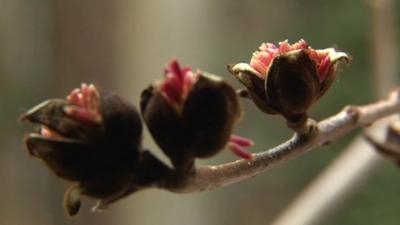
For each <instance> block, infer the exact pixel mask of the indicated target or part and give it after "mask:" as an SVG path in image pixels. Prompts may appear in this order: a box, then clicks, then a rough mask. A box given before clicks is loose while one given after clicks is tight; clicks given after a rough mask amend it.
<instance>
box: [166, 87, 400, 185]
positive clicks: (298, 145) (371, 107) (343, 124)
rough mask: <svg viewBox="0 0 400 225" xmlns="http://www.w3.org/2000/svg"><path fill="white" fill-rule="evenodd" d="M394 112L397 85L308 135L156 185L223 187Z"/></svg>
mask: <svg viewBox="0 0 400 225" xmlns="http://www.w3.org/2000/svg"><path fill="white" fill-rule="evenodd" d="M396 113H400V88H398V89H396V90H394V91H392V92H391V94H390V95H389V97H388V98H387V99H384V100H381V101H378V102H375V103H372V104H368V105H364V106H347V107H345V108H344V109H343V110H341V111H340V112H339V113H338V114H336V115H334V116H332V117H330V118H327V119H325V120H322V121H320V122H319V123H318V124H316V126H315V130H314V131H313V132H311V133H310V134H311V135H298V134H294V136H293V137H292V138H291V139H289V140H288V141H286V142H284V143H282V144H280V145H278V146H276V147H274V148H271V149H269V150H266V151H264V152H260V153H256V154H254V159H253V160H251V161H247V160H237V161H234V162H230V163H226V164H221V165H212V166H198V167H196V168H195V169H194V171H193V173H192V174H191V175H190V176H189V177H188V178H187V179H185V181H184V182H178V183H177V182H173V181H174V180H176V179H175V178H173V177H170V178H169V180H166V181H163V182H160V183H159V185H158V186H159V187H160V188H164V189H167V190H169V191H172V192H177V193H191V192H200V191H205V190H212V189H215V188H219V187H224V186H227V185H230V184H233V183H237V182H239V181H243V180H246V179H248V178H251V177H254V176H256V175H258V174H260V173H262V172H265V171H267V170H269V169H271V168H273V167H275V166H278V165H280V164H283V163H285V162H286V161H288V160H291V159H295V158H297V157H298V156H300V155H303V154H305V153H307V152H309V151H311V150H315V149H317V148H318V147H321V146H323V145H325V144H327V143H330V142H333V141H334V140H336V139H337V138H339V137H341V136H344V135H345V134H347V133H349V132H350V131H352V130H354V129H356V128H359V127H363V126H368V125H370V124H372V123H374V122H375V121H377V120H379V119H381V118H384V117H387V116H390V115H393V114H396ZM171 181H172V182H171Z"/></svg>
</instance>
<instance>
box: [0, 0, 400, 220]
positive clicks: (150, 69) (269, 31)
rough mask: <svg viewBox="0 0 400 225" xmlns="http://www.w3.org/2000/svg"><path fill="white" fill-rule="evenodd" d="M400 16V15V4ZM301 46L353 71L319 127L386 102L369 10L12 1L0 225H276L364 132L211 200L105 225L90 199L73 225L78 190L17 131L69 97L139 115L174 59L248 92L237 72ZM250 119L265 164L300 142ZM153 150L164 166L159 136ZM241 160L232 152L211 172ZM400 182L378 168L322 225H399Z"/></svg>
mask: <svg viewBox="0 0 400 225" xmlns="http://www.w3.org/2000/svg"><path fill="white" fill-rule="evenodd" d="M396 3H397V2H396ZM394 7H395V8H394V9H393V11H394V12H399V10H400V6H399V4H397V5H395V6H394ZM395 16H396V17H395V20H396V21H397V24H399V22H400V21H399V19H400V18H399V17H398V15H395ZM383 29H384V28H383ZM388 29H391V30H393V29H394V31H396V30H397V29H398V27H390V28H388ZM300 38H304V39H305V40H306V41H307V42H308V43H309V44H311V45H312V46H313V47H314V48H317V49H318V48H326V47H330V46H335V47H337V48H338V49H339V50H343V51H346V52H348V53H350V54H351V55H352V57H353V62H352V65H351V66H349V67H343V69H342V70H343V71H342V72H341V73H340V77H339V79H338V81H337V82H336V83H335V85H334V86H333V88H332V90H331V91H330V92H329V94H328V95H327V96H326V97H325V98H324V99H323V100H322V101H321V102H320V103H319V104H318V105H316V106H315V107H314V109H313V110H312V112H311V115H312V116H313V117H314V118H315V119H317V120H319V119H322V118H325V117H327V116H330V115H332V114H334V113H335V112H337V111H339V110H340V109H341V108H342V107H344V106H345V105H346V104H348V103H352V104H365V103H367V102H369V101H372V100H374V98H376V97H375V96H376V95H375V92H374V87H373V84H374V79H373V76H372V75H373V71H374V69H373V60H374V58H373V57H372V56H373V47H372V46H371V45H372V40H371V39H372V34H371V11H370V9H369V7H368V5H367V3H366V1H361V0H356V1H346V0H336V1H324V2H323V3H322V2H321V1H317V0H304V1H294V0H279V1H278V0H269V1H266V0H246V1H244V0H219V1H213V0H203V1H194V0H189V1H180V0H165V1H155V0H148V1H138V0H137V1H133V0H131V1H129V0H114V1H108V0H86V1H81V0H68V1H50V0H42V1H31V0H0V124H1V125H0V137H1V138H0V178H1V181H0V224H1V225H11V224H12V225H25V224H38V225H39V224H40V225H48V224H57V225H62V224H85V225H90V224H96V225H97V224H102V225H107V224H121V225H125V224H126V225H128V224H141V225H150V224H165V225H168V224H171V225H172V224H190V225H200V224H207V225H220V224H232V225H235V224H268V223H269V222H271V221H272V220H273V219H274V218H275V217H276V216H277V215H278V214H279V212H280V211H281V210H283V209H284V208H285V207H286V206H287V205H288V204H289V203H290V200H291V199H293V197H295V196H296V195H297V194H298V193H299V191H301V190H302V189H303V188H304V187H305V186H306V185H307V184H308V183H309V182H310V181H311V180H312V179H313V178H314V177H315V176H316V175H317V174H318V173H319V172H320V171H321V170H322V169H323V168H324V167H325V166H326V165H328V164H329V163H330V162H332V161H333V160H334V159H335V156H337V155H338V154H339V153H340V152H341V150H342V149H343V148H344V147H345V146H346V144H348V143H349V141H350V140H351V138H352V137H354V136H355V135H356V134H357V132H354V133H352V134H350V135H347V136H346V137H344V138H342V139H340V140H339V141H337V142H335V143H334V144H332V145H330V146H328V147H325V148H324V149H322V150H319V151H314V152H311V153H309V154H307V155H304V156H302V157H300V158H298V159H296V160H293V161H290V162H288V163H286V164H284V165H283V166H279V167H277V168H274V169H273V170H271V171H268V172H267V173H264V174H261V175H259V176H257V177H255V178H253V179H249V180H247V181H245V182H241V183H238V184H235V185H231V186H228V187H225V188H221V189H218V190H214V191H212V192H204V193H198V194H173V193H169V192H166V191H163V190H156V189H152V190H146V191H142V192H139V193H136V194H134V195H131V196H129V197H128V198H126V199H124V200H122V201H120V202H117V203H116V204H114V205H112V206H111V208H110V209H109V210H108V211H106V212H104V213H95V214H93V213H91V212H90V207H92V205H93V204H94V202H93V201H91V200H88V199H85V201H84V206H83V209H82V211H81V213H80V214H79V215H78V217H77V218H76V219H73V220H69V219H67V218H66V217H65V215H64V212H63V208H62V204H61V202H62V196H63V192H64V190H65V189H66V187H67V186H68V184H67V182H65V181H62V180H61V179H58V178H57V177H55V176H54V175H52V174H51V173H50V172H49V171H48V170H47V168H45V166H43V164H42V163H41V162H40V161H39V160H34V159H31V158H29V156H28V154H27V151H26V149H25V148H24V146H23V137H24V134H25V133H27V132H29V131H30V130H31V129H32V128H31V126H29V125H27V124H18V123H17V117H18V115H19V114H20V113H21V112H23V111H24V110H26V109H28V108H30V107H32V106H34V105H36V104H37V103H39V102H41V101H43V100H45V99H47V98H50V97H60V98H63V97H65V96H66V94H67V93H68V92H69V91H70V90H72V89H73V88H75V87H78V85H80V83H81V82H89V83H94V84H96V85H97V86H98V87H100V88H101V89H105V90H110V91H114V92H116V93H119V94H120V95H121V96H123V97H125V98H127V99H129V100H130V101H131V102H134V103H137V102H138V101H139V95H140V92H141V91H142V89H143V88H145V87H147V85H148V84H149V83H150V82H152V81H154V80H156V79H161V78H162V69H163V67H164V66H165V64H166V63H167V62H168V61H169V60H170V59H171V58H173V57H176V58H178V59H180V61H181V62H182V63H183V64H185V65H191V66H192V67H193V68H201V69H202V70H204V71H208V72H212V73H215V74H219V75H221V76H223V77H224V78H226V79H227V80H228V81H229V82H230V83H231V84H233V85H234V86H236V87H239V84H238V82H237V81H235V80H234V79H233V77H231V76H230V75H229V74H228V72H227V71H226V69H225V65H226V64H228V63H236V62H242V61H243V62H247V61H249V60H250V57H251V54H252V52H253V51H255V50H256V49H257V47H258V46H259V45H260V44H261V43H262V42H266V41H268V42H274V43H277V42H279V41H281V40H284V39H289V41H291V42H294V41H297V40H298V39H300ZM397 41H398V40H397ZM399 50H400V49H398V47H396V49H393V51H396V52H398V51H399ZM242 105H243V108H244V110H245V118H244V120H242V122H241V123H240V124H239V125H238V126H237V130H236V133H238V134H241V135H244V136H246V137H251V138H252V139H254V140H255V141H256V146H255V147H253V148H252V149H251V150H252V151H253V152H257V151H261V150H266V149H268V148H270V147H273V146H275V145H277V144H279V143H281V142H282V141H284V140H286V139H287V138H289V137H290V136H291V132H290V131H289V130H288V129H287V128H286V125H285V123H284V121H283V120H282V118H280V117H278V116H266V115H264V114H262V113H261V112H260V111H258V110H257V109H256V108H255V107H254V106H253V104H252V103H251V102H248V101H246V100H243V101H242ZM145 146H149V148H151V149H152V150H154V151H155V152H158V154H160V152H159V150H158V148H157V147H156V145H155V144H154V143H153V141H152V140H151V138H150V137H149V135H147V134H146V136H145ZM160 155H161V154H160ZM234 159H235V158H234V157H233V156H232V155H231V154H230V153H229V152H228V151H226V152H223V153H221V154H219V155H218V156H217V157H215V158H213V159H211V160H204V161H200V162H199V163H201V164H214V163H223V162H228V161H231V160H234ZM399 175H400V174H399V170H398V168H396V167H395V166H394V165H392V164H390V163H384V164H381V165H379V166H378V167H377V168H376V169H375V170H374V171H373V172H372V173H371V174H369V177H368V179H367V180H366V181H364V182H363V183H361V184H360V185H359V186H358V188H357V190H356V191H355V192H354V193H352V195H351V196H350V197H349V198H347V199H345V200H344V201H343V202H341V203H340V207H338V208H337V209H335V210H332V211H331V212H330V213H329V214H328V215H327V216H325V218H324V222H323V223H322V224H328V225H329V224H332V225H333V224H363V225H369V224H371V225H376V224H393V225H394V224H400V216H399V213H398V212H399V210H398V209H399V208H398V207H399V204H400V176H399ZM327 191H329V190H327Z"/></svg>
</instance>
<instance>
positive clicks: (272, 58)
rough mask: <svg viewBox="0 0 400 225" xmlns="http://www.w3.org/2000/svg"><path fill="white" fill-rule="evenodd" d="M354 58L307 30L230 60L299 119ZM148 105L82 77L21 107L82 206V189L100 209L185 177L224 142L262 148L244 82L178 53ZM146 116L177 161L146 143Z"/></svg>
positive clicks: (38, 151) (72, 200)
mask: <svg viewBox="0 0 400 225" xmlns="http://www.w3.org/2000/svg"><path fill="white" fill-rule="evenodd" d="M349 60H350V58H349V56H348V55H347V54H345V53H343V52H336V51H335V50H334V49H332V48H328V49H324V50H314V49H313V48H311V47H310V46H308V44H307V43H306V42H305V41H304V40H300V41H299V42H297V43H295V44H289V43H288V42H287V41H283V42H280V43H279V45H278V46H275V45H274V44H271V43H264V44H262V45H261V46H260V47H259V50H258V51H256V52H255V53H254V54H253V57H252V58H251V60H250V63H239V64H236V65H234V66H231V67H229V70H230V72H231V73H232V74H233V75H235V76H236V78H237V79H238V80H239V81H240V82H241V83H242V84H244V86H245V87H246V88H247V92H248V95H249V97H250V98H251V99H252V100H253V101H254V103H255V104H256V105H257V106H258V107H259V108H260V109H261V110H262V111H264V112H266V113H269V114H281V115H283V116H284V117H285V118H286V119H287V120H288V121H289V122H290V123H292V124H299V123H303V122H304V120H305V119H306V118H307V110H308V108H309V107H310V106H311V105H312V104H313V103H315V102H316V101H317V100H318V99H319V98H320V97H321V96H322V95H323V94H324V93H325V92H326V91H327V90H328V89H329V87H330V86H331V85H332V83H333V81H334V80H335V77H336V70H337V64H338V62H341V61H343V62H349ZM140 110H141V115H140V114H139V113H138V111H137V110H136V108H135V107H134V106H133V105H131V104H129V103H128V102H127V101H125V100H123V99H122V98H121V97H119V96H117V95H115V94H110V93H106V92H99V91H98V90H97V88H96V87H95V86H94V85H87V84H82V85H81V87H80V88H77V89H75V90H73V91H72V92H71V93H70V94H69V95H68V96H67V98H66V99H50V100H47V101H45V102H43V103H41V104H39V105H37V106H36V107H34V108H32V109H31V110H29V111H28V112H26V113H24V114H23V115H22V116H21V120H23V121H29V122H31V123H33V124H35V125H37V126H38V131H37V132H32V133H30V134H28V135H27V136H26V139H25V143H26V146H27V148H28V151H29V154H30V155H31V156H34V157H36V158H39V159H41V160H42V161H43V162H44V163H45V164H46V165H47V166H48V167H49V168H50V170H52V171H53V172H54V173H55V174H56V175H57V176H59V177H61V178H64V179H66V180H69V181H73V182H74V184H73V185H72V186H71V187H70V188H69V189H68V190H67V191H66V193H65V198H64V207H65V209H66V211H67V213H68V214H69V215H71V216H72V215H75V214H76V213H78V211H79V208H80V206H81V200H80V196H81V195H86V196H89V197H92V198H95V199H98V200H99V203H98V205H97V206H96V210H100V209H103V208H105V207H106V206H107V205H108V204H110V203H113V202H115V201H117V200H119V199H121V198H123V197H125V196H127V195H129V194H131V193H134V192H135V191H137V190H140V189H143V188H146V187H150V186H156V185H157V184H160V183H164V184H165V182H168V179H170V180H169V181H171V180H172V182H175V183H176V182H178V183H179V182H181V183H182V182H185V181H186V180H187V178H188V177H189V176H190V175H193V172H194V168H195V167H194V162H195V159H196V158H205V157H211V156H214V155H215V154H217V153H218V152H220V151H221V150H222V149H224V148H228V149H230V150H231V151H232V152H233V153H235V154H236V155H237V156H239V157H241V158H244V159H246V160H252V158H253V154H251V153H249V152H248V151H247V148H248V147H250V146H252V145H254V143H253V141H252V140H250V139H247V138H244V137H241V136H238V135H234V134H232V131H233V128H234V125H235V124H236V123H237V122H238V121H239V119H240V118H241V116H242V111H241V108H240V104H239V99H238V95H237V92H236V91H235V90H234V88H232V86H230V85H229V84H228V83H227V82H226V81H224V80H223V79H221V78H220V77H217V76H215V75H211V74H207V73H204V72H201V71H200V70H197V71H192V70H191V69H190V68H189V67H182V66H181V65H180V64H179V63H178V61H177V60H172V61H171V62H170V63H169V64H168V66H167V67H166V68H165V70H164V79H163V80H162V81H159V82H155V83H153V84H151V85H150V86H149V87H148V88H146V89H145V90H144V91H143V92H142V95H141V102H140ZM142 118H143V120H144V122H145V124H146V125H147V127H148V128H149V131H150V133H151V135H152V137H153V138H154V140H155V142H156V143H157V144H158V146H159V147H160V148H161V150H162V151H163V152H164V153H165V155H166V156H167V157H168V158H169V159H170V160H171V162H172V165H173V168H170V167H168V166H166V165H165V164H164V163H163V162H162V161H160V160H159V159H158V158H157V157H155V156H154V155H152V154H151V153H150V151H148V150H145V149H143V148H142V144H141V140H142V121H141V119H142ZM171 177H172V178H171Z"/></svg>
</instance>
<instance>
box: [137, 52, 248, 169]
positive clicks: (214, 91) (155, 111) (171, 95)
mask: <svg viewBox="0 0 400 225" xmlns="http://www.w3.org/2000/svg"><path fill="white" fill-rule="evenodd" d="M141 111H142V114H143V118H144V121H145V122H146V124H147V126H148V128H149V130H150V132H151V134H152V136H153V138H154V140H155V141H156V142H157V144H158V145H159V146H160V148H161V149H162V150H163V151H164V153H165V154H166V155H167V156H168V157H169V158H170V159H171V161H172V163H173V164H174V166H175V167H177V168H178V167H179V168H186V169H188V167H190V166H191V165H192V163H193V159H194V158H195V157H200V158H204V157H210V156H212V155H215V154H216V153H217V152H219V151H220V150H221V149H223V148H224V147H225V145H226V144H227V143H228V142H229V141H230V139H231V132H232V128H233V124H234V123H235V122H236V121H237V120H238V119H239V117H240V115H241V110H240V107H239V102H238V98H237V95H236V93H235V90H234V89H233V88H232V87H231V86H230V85H228V84H227V83H226V82H225V81H223V80H222V79H221V78H219V77H216V76H213V75H208V74H204V73H201V72H200V71H197V72H192V71H191V69H190V68H188V67H184V68H181V67H180V65H179V63H178V62H177V61H176V60H174V61H172V62H171V63H170V65H169V67H167V68H166V70H165V80H164V81H162V82H159V83H156V84H154V85H152V86H150V87H149V88H147V89H146V90H144V91H143V93H142V100H141ZM239 146H241V147H246V146H245V145H239Z"/></svg>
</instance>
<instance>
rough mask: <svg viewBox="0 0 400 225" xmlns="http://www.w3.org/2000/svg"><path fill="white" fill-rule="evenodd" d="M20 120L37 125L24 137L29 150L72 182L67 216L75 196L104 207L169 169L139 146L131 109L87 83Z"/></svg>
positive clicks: (139, 127) (72, 210)
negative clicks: (98, 202)
mask: <svg viewBox="0 0 400 225" xmlns="http://www.w3.org/2000/svg"><path fill="white" fill-rule="evenodd" d="M21 120H23V121H29V122H31V123H34V124H36V125H37V126H38V127H39V130H38V132H34V133H30V134H28V135H27V137H26V140H25V142H26V146H27V148H28V150H29V153H30V154H31V155H32V156H34V157H37V158H39V159H41V160H42V161H43V162H44V163H45V164H46V165H47V166H48V167H49V168H50V169H51V170H52V171H53V172H54V173H55V174H56V175H58V176H59V177H61V178H64V179H67V180H70V181H74V182H75V183H76V184H75V185H74V186H73V187H72V188H70V189H68V190H67V192H66V194H65V198H64V207H65V209H66V212H67V214H68V215H71V216H72V215H75V214H76V213H77V212H78V211H79V208H80V205H81V202H80V197H79V196H80V195H81V194H83V195H87V196H90V197H93V198H96V199H99V200H100V201H101V203H102V205H103V206H104V205H107V204H109V203H112V202H114V201H116V200H118V199H120V198H122V197H124V196H126V195H128V194H130V193H133V192H135V191H136V190H137V189H139V188H142V187H144V186H146V185H150V184H151V183H152V182H155V181H156V180H155V179H159V178H160V176H162V175H163V174H165V173H167V172H168V171H169V168H168V167H166V166H165V165H164V164H163V163H162V162H161V161H158V160H156V158H155V157H154V156H152V155H151V154H149V153H148V152H147V151H143V150H142V149H141V139H142V123H141V119H140V116H139V113H138V112H137V110H136V108H135V107H134V106H133V105H131V104H129V103H127V102H125V101H124V100H123V99H121V98H120V97H119V96H117V95H115V94H109V93H101V94H100V93H98V92H97V90H96V89H95V88H94V86H92V85H90V86H88V85H85V84H84V85H82V87H81V89H76V90H74V91H73V92H71V94H70V95H69V96H68V98H67V100H63V99H52V100H48V101H45V102H43V103H41V104H39V105H38V106H36V107H34V108H33V109H31V110H29V111H28V112H27V113H25V114H24V115H22V117H21ZM143 170H147V171H143Z"/></svg>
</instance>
